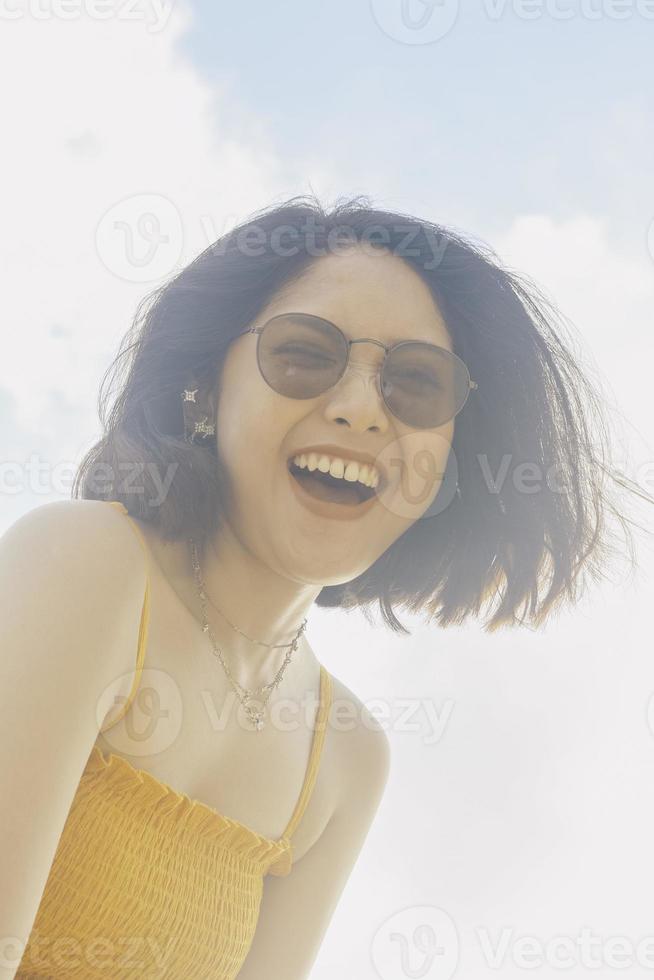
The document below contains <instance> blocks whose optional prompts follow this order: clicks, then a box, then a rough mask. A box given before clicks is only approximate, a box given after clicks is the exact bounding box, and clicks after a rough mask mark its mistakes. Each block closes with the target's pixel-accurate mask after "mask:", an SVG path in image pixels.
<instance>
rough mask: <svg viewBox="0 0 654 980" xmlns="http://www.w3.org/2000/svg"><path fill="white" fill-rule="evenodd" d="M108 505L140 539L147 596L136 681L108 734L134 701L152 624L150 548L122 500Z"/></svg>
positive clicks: (136, 667)
mask: <svg viewBox="0 0 654 980" xmlns="http://www.w3.org/2000/svg"><path fill="white" fill-rule="evenodd" d="M107 503H109V504H110V506H112V507H117V508H118V509H119V510H120V511H121V512H122V513H123V514H125V515H126V516H127V519H128V521H129V523H130V526H131V527H132V529H133V531H134V533H135V534H136V537H137V538H138V539H139V543H140V545H141V548H142V550H143V554H144V557H145V565H146V573H145V575H146V579H145V595H144V597H143V607H142V610H141V625H140V627H139V635H138V644H137V649H136V664H135V667H134V680H133V682H132V688H131V690H130V692H129V695H128V696H127V698H126V700H125V703H124V704H123V705H122V707H121V709H120V711H119V712H118V714H117V715H116V716H115V717H114V718H112V720H111V721H110V722H108V723H106V724H105V725H104V726H103V727H102V728H101V729H100V732H106V731H107V729H109V728H113V726H114V725H115V724H117V723H118V722H119V721H120V719H121V718H123V717H124V715H125V714H126V713H127V711H128V709H129V707H130V705H131V703H132V701H133V700H134V697H135V695H136V691H137V689H138V686H139V682H140V680H141V673H142V671H143V662H144V660H145V648H146V646H147V640H148V627H149V624H150V558H149V553H148V547H147V545H146V543H145V538H144V537H143V534H142V533H141V530H140V529H139V527H138V526H137V524H136V522H135V521H134V520H133V519H132V518H131V517H130V516H129V511H128V510H127V507H125V505H124V504H123V503H121V501H120V500H109V501H107Z"/></svg>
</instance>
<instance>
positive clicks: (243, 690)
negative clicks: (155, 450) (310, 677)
mask: <svg viewBox="0 0 654 980" xmlns="http://www.w3.org/2000/svg"><path fill="white" fill-rule="evenodd" d="M188 543H189V547H190V551H191V562H192V564H193V572H194V574H195V583H196V587H197V591H198V597H199V599H200V604H201V606H202V632H203V633H208V634H209V639H210V640H211V645H212V647H213V651H212V652H213V654H214V656H215V657H216V658H217V659H218V660H219V661H220V663H221V665H222V668H223V670H224V671H225V673H226V674H227V679H228V681H229V682H230V684H231V685H232V688H233V690H234V692H235V693H236V696H237V698H238V699H239V701H240V702H241V704H242V705H243V709H244V711H245V713H246V715H247V717H248V718H249V720H250V721H251V723H252V725H253V726H254V728H255V730H256V731H261V730H262V728H264V726H265V722H264V720H263V716H264V710H265V707H266V705H267V703H268V701H269V699H270V696H271V694H272V692H273V691H274V689H275V688H276V687H278V685H279V683H280V681H281V679H282V677H283V675H284V671H285V670H286V668H287V667H288V665H289V663H290V662H291V657H292V656H293V653H294V652H295V650H297V647H298V643H299V641H300V636H301V635H302V633H303V632H304V630H305V629H306V625H307V620H306V619H304V620H303V621H302V623H301V625H300V628H299V629H298V631H297V633H296V634H295V637H294V638H293V640H291V642H290V643H278V644H271V643H264V642H263V640H252V642H253V643H259V644H261V645H262V646H267V647H270V648H271V649H276V648H277V647H290V649H289V651H288V653H287V654H286V656H285V657H284V661H283V663H282V665H281V667H280V668H279V670H278V671H277V673H276V674H275V677H274V678H273V680H272V681H270V683H269V684H264V685H262V687H258V688H255V689H250V688H248V687H243V685H242V684H239V682H238V681H237V680H236V678H234V677H232V672H231V670H230V669H229V666H228V665H227V664H226V663H225V659H224V657H223V655H222V651H221V650H220V647H219V646H218V644H217V643H216V638H215V636H214V634H213V630H212V629H211V626H210V625H209V620H208V619H207V599H208V598H209V597H208V596H207V593H206V590H205V587H204V579H203V577H202V569H201V568H200V560H199V558H198V552H197V547H196V545H195V541H194V540H193V538H189V539H188ZM209 602H211V599H209ZM211 605H212V606H213V605H214V603H213V602H211ZM214 608H217V607H216V606H214ZM218 611H219V612H220V610H218ZM221 616H223V614H222V613H221ZM223 618H225V619H226V617H224V616H223ZM226 621H227V622H228V623H229V620H227V619H226ZM229 625H230V626H232V628H233V629H235V630H237V632H239V633H241V635H242V636H246V634H245V633H243V631H242V630H239V629H238V627H237V626H233V624H232V623H229ZM246 639H248V640H249V639H250V637H249V636H246ZM257 694H264V697H263V700H262V701H261V707H260V708H258V709H257V708H253V707H252V706H251V704H250V701H251V700H252V698H253V697H254V696H255V695H257Z"/></svg>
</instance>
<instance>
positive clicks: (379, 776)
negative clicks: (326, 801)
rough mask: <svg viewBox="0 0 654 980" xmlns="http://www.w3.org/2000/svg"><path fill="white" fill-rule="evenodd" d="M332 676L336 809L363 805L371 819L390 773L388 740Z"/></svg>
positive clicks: (376, 722) (341, 682)
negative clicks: (368, 811) (336, 772)
mask: <svg viewBox="0 0 654 980" xmlns="http://www.w3.org/2000/svg"><path fill="white" fill-rule="evenodd" d="M331 677H332V704H331V710H330V715H329V728H330V737H331V738H332V740H333V745H334V749H335V751H334V757H335V760H336V765H337V770H338V780H337V787H336V796H337V799H336V808H335V809H336V811H338V810H339V809H341V808H342V807H344V806H345V807H348V808H351V807H352V806H353V805H354V806H364V808H366V807H368V808H369V809H370V812H371V816H372V815H374V812H375V810H376V809H377V805H378V803H379V800H380V798H381V795H382V793H383V791H384V787H385V785H386V782H387V779H388V775H389V771H390V764H391V748H390V741H389V738H388V735H387V734H386V732H385V730H384V728H383V726H382V725H381V723H380V722H379V720H378V719H377V718H376V717H375V715H373V714H372V712H371V711H370V710H369V709H368V708H367V707H366V705H365V704H364V702H363V701H362V700H361V698H359V697H358V696H357V695H356V694H355V693H354V692H353V691H351V690H350V688H348V687H347V686H346V685H345V684H344V683H343V681H341V680H340V679H339V678H338V677H335V676H334V675H333V674H332V675H331Z"/></svg>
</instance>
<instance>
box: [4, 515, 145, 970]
mask: <svg viewBox="0 0 654 980" xmlns="http://www.w3.org/2000/svg"><path fill="white" fill-rule="evenodd" d="M110 510H111V509H110V508H107V507H106V506H103V505H102V504H99V503H97V502H91V501H62V502H59V503H54V504H45V505H43V506H41V507H37V508H35V509H34V510H33V511H31V512H29V513H28V514H26V515H25V516H24V517H22V518H20V520H18V521H16V523H15V524H13V525H12V526H11V527H10V528H9V529H8V530H7V531H6V532H5V534H4V535H3V536H2V537H1V538H0V597H1V599H0V601H1V602H2V612H1V615H0V801H1V802H0V881H1V882H2V887H1V888H0V939H1V941H2V950H1V951H0V952H1V954H2V955H1V956H0V978H2V980H10V978H13V977H14V976H15V973H16V970H17V968H18V963H19V961H20V958H21V955H22V953H23V950H24V948H25V944H26V942H27V939H28V937H29V933H30V931H31V929H32V926H33V923H34V919H35V918H36V913H37V911H38V907H39V903H40V900H41V897H42V894H43V890H44V888H45V884H46V881H47V878H48V874H49V871H50V868H51V865H52V861H53V858H54V855H55V851H56V848H57V844H58V842H59V838H60V836H61V832H62V830H63V827H64V824H65V822H66V818H67V816H68V811H69V809H70V806H71V804H72V801H73V798H74V795H75V791H76V789H77V786H78V783H79V780H80V777H81V775H82V772H83V769H84V766H85V764H86V761H87V759H88V756H89V753H90V751H91V748H92V746H93V743H94V741H95V739H96V738H97V734H98V731H99V728H100V727H101V725H102V722H103V718H102V717H100V718H98V717H97V712H96V706H97V703H98V699H99V697H100V695H101V693H102V692H103V691H104V690H105V689H106V687H107V685H108V684H109V683H110V682H111V681H112V680H113V679H114V678H115V677H117V676H118V675H119V674H121V673H122V672H123V671H124V670H126V669H127V667H126V666H125V664H124V661H125V660H126V651H127V652H129V650H130V646H129V645H127V646H125V644H126V643H127V644H129V643H130V641H129V640H127V637H128V635H129V631H130V630H131V631H132V633H131V637H132V640H131V645H132V646H133V636H134V635H135V633H134V632H133V631H134V630H135V629H136V630H138V626H137V624H138V615H139V609H140V603H141V601H142V594H143V588H144V583H145V579H144V573H143V570H142V565H141V563H139V561H138V560H136V558H135V555H134V551H133V544H132V543H131V541H128V540H127V538H126V537H125V535H124V534H122V533H121V530H120V527H121V525H120V523H119V522H118V521H116V520H115V517H114V513H115V512H113V513H112V514H109V513H107V512H108V511H110ZM130 537H131V536H130ZM9 937H14V938H15V943H14V942H10V939H9Z"/></svg>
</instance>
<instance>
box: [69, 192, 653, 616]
mask: <svg viewBox="0 0 654 980" xmlns="http://www.w3.org/2000/svg"><path fill="white" fill-rule="evenodd" d="M348 242H349V243H350V244H351V245H352V244H356V243H359V244H361V243H366V245H367V247H378V248H383V249H385V250H387V251H389V252H390V253H392V254H394V255H397V256H399V257H400V258H402V260H403V261H405V262H407V263H408V264H409V265H410V266H411V267H412V268H413V269H414V270H415V271H416V272H417V273H418V274H419V275H420V276H421V277H422V279H423V280H424V282H425V283H426V284H427V286H428V288H429V289H430V290H431V292H432V295H433V297H434V299H435V300H436V303H437V305H438V307H439V309H440V311H441V313H442V315H443V317H444V320H445V324H446V326H447V328H448V331H449V333H450V335H451V337H452V338H453V350H454V352H455V353H456V354H458V355H459V356H460V357H461V358H462V359H463V360H464V361H465V363H466V365H467V366H468V368H469V370H470V375H471V377H472V378H473V379H474V380H475V381H476V382H477V383H478V385H479V387H478V389H477V390H476V391H474V392H473V393H471V396H470V398H469V399H468V403H467V404H466V406H465V409H464V411H462V412H461V413H460V414H459V415H458V416H457V417H456V421H455V428H454V436H453V441H452V452H451V453H450V458H451V457H452V455H454V456H455V458H456V463H457V466H458V481H459V487H460V491H461V494H460V497H454V498H453V499H452V502H451V503H450V504H448V506H446V507H444V508H441V509H440V510H438V512H437V513H435V514H434V516H432V517H426V518H421V519H419V520H417V521H416V522H414V523H413V524H412V525H411V526H410V527H409V528H408V529H407V530H406V531H405V532H404V533H403V534H402V535H401V537H399V538H398V539H397V540H396V541H395V542H394V543H393V544H392V546H390V547H389V548H388V549H387V550H386V551H385V552H384V553H383V554H382V555H381V556H380V557H379V558H378V559H377V560H376V561H375V562H374V563H373V564H372V565H371V567H370V568H368V569H367V570H366V571H365V572H363V573H362V574H360V575H358V576H357V577H356V578H355V579H353V580H352V581H350V582H346V583H343V584H340V585H330V586H325V587H324V588H323V589H322V590H321V592H320V593H319V595H318V596H317V598H316V604H317V605H318V606H322V607H332V608H334V607H340V608H343V609H354V608H360V609H361V610H362V611H363V612H364V614H365V615H369V614H368V610H369V608H370V607H371V606H372V605H373V604H374V603H378V604H379V609H380V611H381V614H382V617H383V620H384V622H385V623H386V625H387V626H388V627H389V628H391V629H392V630H394V631H396V632H404V633H407V632H408V630H406V628H405V627H404V626H403V625H402V624H401V622H400V621H399V619H398V618H397V616H396V614H395V613H396V611H397V610H399V609H406V610H407V611H408V612H411V613H421V612H424V613H426V614H427V616H428V618H429V619H430V620H431V619H434V620H436V621H437V622H438V624H439V625H441V626H447V625H450V624H460V623H462V622H463V621H464V620H465V619H466V618H467V617H468V616H469V615H470V614H474V615H479V614H480V613H481V611H482V608H483V606H484V604H490V605H491V607H492V605H493V603H494V604H495V608H493V609H491V612H492V615H490V617H489V618H488V619H487V621H486V622H485V623H484V629H485V630H487V631H493V630H495V629H497V628H498V627H500V626H507V625H515V624H517V623H525V624H526V623H532V624H535V625H539V624H541V623H542V622H544V620H545V618H546V617H547V616H548V614H549V613H550V612H551V611H552V610H553V609H554V608H555V607H557V606H559V605H560V603H561V601H562V600H563V599H568V600H573V599H575V598H576V597H577V596H578V594H579V591H580V586H581V583H582V581H583V576H582V574H581V573H582V572H584V573H586V574H587V575H590V577H592V578H594V579H599V578H600V577H601V575H602V573H603V569H604V568H605V566H606V565H607V562H608V558H609V556H610V555H611V554H612V553H613V550H614V549H613V547H612V544H611V539H612V536H613V535H612V528H611V527H610V526H609V522H608V520H607V518H608V517H609V516H613V517H614V518H617V521H618V523H619V524H620V526H621V528H622V530H623V532H625V535H626V539H627V544H628V545H629V548H630V553H631V554H632V555H633V551H632V542H631V538H630V532H629V528H628V525H629V524H630V523H632V522H631V521H629V519H628V518H627V517H626V514H625V512H624V509H623V507H622V506H621V505H619V504H618V503H617V501H615V500H613V494H612V491H613V490H615V489H616V488H617V487H618V486H619V487H621V488H622V489H623V490H624V489H626V490H628V491H629V492H633V491H634V487H633V485H632V484H631V483H630V481H629V480H628V479H627V478H625V477H624V476H623V475H617V474H616V473H615V472H614V471H613V469H612V467H611V466H610V465H609V461H608V460H609V449H610V444H609V437H608V428H607V422H606V417H605V403H604V398H603V396H602V394H601V393H600V389H599V388H598V387H597V383H596V382H591V379H590V375H589V373H588V372H587V371H586V370H585V369H582V367H581V362H580V358H579V356H578V355H577V354H576V353H575V352H574V349H573V344H572V342H571V341H570V340H567V341H564V339H563V334H564V325H563V321H562V318H561V317H560V315H559V314H558V313H557V311H556V309H555V308H554V307H553V305H552V304H551V303H550V302H549V301H548V300H546V299H545V297H544V296H543V295H542V294H541V293H540V291H539V290H538V288H537V287H536V286H535V285H534V284H533V283H531V282H530V281H529V280H527V279H526V277H521V276H519V275H518V274H516V273H515V272H509V271H507V270H506V269H504V268H502V267H501V264H500V263H499V261H497V257H496V256H495V254H494V253H493V252H492V251H491V250H490V249H489V248H488V247H487V246H485V245H484V244H482V243H479V242H473V241H472V240H466V239H465V238H464V237H463V236H462V235H461V234H459V233H456V232H454V231H453V230H451V229H448V228H446V227H444V226H441V225H438V224H435V223H432V222H428V221H425V220H424V219H418V218H416V217H413V216H411V215H408V214H403V213H400V212H392V211H385V210H378V209H376V208H374V207H372V206H371V204H370V201H369V199H368V198H367V197H362V196H357V197H355V198H350V199H340V200H337V201H336V203H335V204H334V206H333V207H331V208H329V209H325V208H323V207H322V206H321V204H320V203H319V201H318V200H317V199H316V198H315V196H313V195H308V196H306V195H303V196H300V197H293V198H291V199H289V200H287V201H285V202H283V203H282V204H279V205H276V206H271V207H268V208H265V209H262V210H260V211H258V212H256V213H255V214H254V215H253V216H252V217H250V218H248V219H247V220H246V221H244V222H242V223H241V224H239V225H237V226H236V227H234V228H233V229H232V230H231V231H229V232H228V233H227V234H225V235H224V236H222V237H221V238H219V239H218V241H216V242H214V243H213V244H212V245H210V246H209V247H208V248H207V249H205V250H204V251H203V252H202V253H201V254H200V255H198V256H197V258H195V259H194V260H193V261H192V262H191V263H190V264H189V265H187V266H186V267H185V268H184V269H182V271H180V272H179V273H178V274H176V275H175V276H174V277H173V278H171V279H170V281H168V282H167V283H166V284H164V285H163V286H160V287H159V288H158V289H156V290H154V291H153V292H152V293H151V294H149V295H148V296H147V297H146V298H145V299H144V300H143V301H142V302H141V303H140V304H139V307H138V310H137V312H136V315H135V317H134V323H133V325H132V329H131V331H129V332H128V334H127V336H126V342H125V344H124V346H123V349H121V351H119V353H118V355H117V357H116V358H115V360H114V361H113V363H112V365H110V367H109V369H108V371H107V374H106V375H105V378H104V379H103V382H102V385H101V389H100V396H99V412H100V418H101V420H102V423H103V429H104V435H103V437H102V438H101V439H100V440H99V441H98V442H97V443H96V444H95V445H94V446H93V447H92V448H91V449H90V450H89V452H88V453H87V454H86V456H85V457H84V459H83V461H82V463H81V464H80V467H79V469H78V471H77V474H76V478H75V482H74V485H73V496H81V497H84V498H87V499H104V500H121V501H122V502H123V503H124V504H125V506H126V507H127V509H128V510H129V511H130V513H132V514H133V515H134V516H137V517H139V518H141V519H143V520H148V521H151V522H153V523H154V524H156V525H157V526H158V528H159V530H160V533H161V534H162V535H163V536H164V537H165V538H168V539H171V540H177V539H180V538H182V537H187V536H189V535H191V536H193V537H194V539H195V540H196V542H198V544H199V546H200V548H202V542H203V540H206V539H207V538H209V537H211V536H213V534H214V533H215V532H216V531H217V530H218V528H219V525H220V523H221V520H222V516H223V511H222V506H221V505H222V503H224V501H225V500H226V499H227V494H228V484H227V478H226V473H225V472H224V467H223V466H222V464H221V461H220V460H219V458H218V457H217V455H216V453H215V452H211V451H208V450H207V448H206V447H204V446H197V445H191V444H189V443H187V442H185V441H184V439H183V428H182V408H181V399H180V392H181V390H182V389H183V388H184V387H187V381H188V379H189V378H193V379H195V380H197V381H199V382H200V383H202V384H207V385H208V386H209V387H214V386H215V385H216V379H217V378H218V379H219V378H220V375H221V370H222V366H223V364H224V360H225V355H226V350H227V347H228V345H229V343H230V342H231V341H232V340H233V339H234V338H235V337H236V336H237V335H238V334H239V332H240V331H241V330H243V328H244V327H246V326H248V325H249V324H251V323H252V322H253V321H254V319H255V318H256V316H257V315H258V314H259V312H260V311H261V310H262V309H263V308H264V307H265V306H266V305H267V304H268V302H269V301H270V300H271V298H272V297H273V296H274V295H275V294H276V293H277V292H278V291H279V290H281V289H282V287H286V286H288V285H289V284H290V283H292V282H294V281H298V280H299V279H300V278H301V277H302V275H303V274H304V272H305V271H306V270H307V269H308V267H309V266H310V265H311V264H312V263H314V262H315V261H316V260H317V256H320V255H325V254H328V253H329V251H330V250H335V249H337V248H339V247H341V248H342V247H343V246H345V247H347V244H348ZM124 361H127V362H128V370H127V373H126V377H125V378H124V380H123V381H122V382H121V386H120V390H119V392H118V394H117V398H116V400H115V403H114V405H113V408H112V410H111V413H110V414H109V415H107V401H108V394H107V395H105V394H103V391H104V386H105V383H106V381H107V378H108V376H109V375H112V374H113V375H114V376H115V377H117V376H118V372H119V368H120V366H121V365H122V363H123V362H124ZM507 457H508V459H509V461H510V466H511V467H512V468H513V467H516V466H520V465H521V464H525V463H527V464H530V465H531V466H532V467H535V468H536V470H537V471H538V472H540V473H541V475H542V476H544V477H545V480H544V484H545V485H541V487H540V488H539V489H538V492H533V488H532V490H531V492H524V491H523V492H520V490H519V489H517V488H516V486H515V482H514V481H512V480H511V479H506V481H505V482H504V485H503V487H502V489H501V491H500V492H496V490H495V489H494V488H493V486H492V482H491V478H492V476H494V475H496V474H497V473H498V471H500V472H501V467H502V464H503V460H504V459H506V458H507ZM171 465H172V466H174V467H176V471H175V477H174V479H173V480H172V483H171V485H170V488H169V490H168V492H167V493H166V495H165V498H164V499H163V500H162V501H161V502H160V503H157V504H156V505H154V504H153V503H152V501H153V500H156V499H157V494H158V492H159V491H158V490H157V488H156V486H155V483H154V482H153V480H152V477H151V473H152V472H153V467H156V468H157V471H158V472H159V473H160V474H162V475H163V474H164V473H166V472H169V471H170V470H169V468H170V466H171ZM135 467H136V469H137V470H138V473H139V478H138V481H137V482H138V493H135V492H134V490H135V486H134V480H133V472H134V468H135ZM128 471H129V472H131V473H132V477H129V478H128V475H127V474H128ZM531 472H532V474H533V472H534V470H533V469H532V470H531ZM553 473H554V474H555V481H554V482H555V484H556V485H555V486H554V487H552V486H551V485H550V484H551V480H550V479H549V477H548V475H549V474H553ZM103 474H105V475H106V482H105V484H104V485H103V486H102V487H100V486H99V480H101V478H102V475H103ZM120 474H124V480H125V485H124V486H121V485H120V483H119V479H118V478H119V477H120ZM562 486H563V487H565V490H564V492H561V488H562ZM636 492H637V491H636ZM640 495H641V496H642V494H640ZM618 550H619V549H618ZM543 593H544V594H543ZM519 613H520V615H519Z"/></svg>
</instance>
